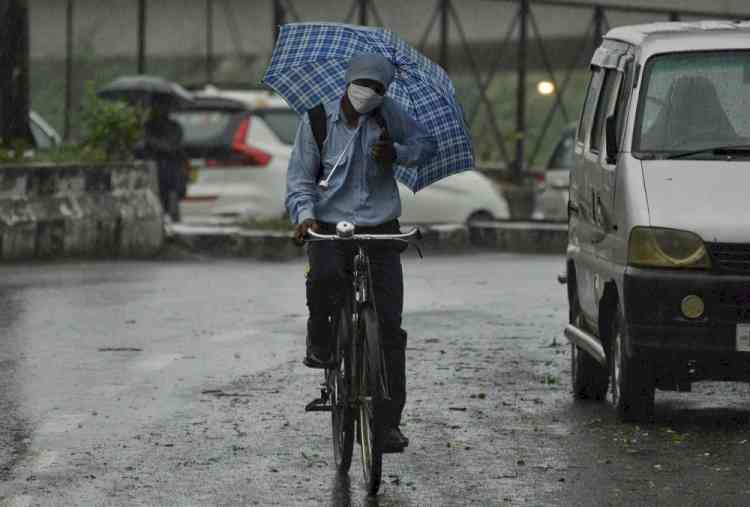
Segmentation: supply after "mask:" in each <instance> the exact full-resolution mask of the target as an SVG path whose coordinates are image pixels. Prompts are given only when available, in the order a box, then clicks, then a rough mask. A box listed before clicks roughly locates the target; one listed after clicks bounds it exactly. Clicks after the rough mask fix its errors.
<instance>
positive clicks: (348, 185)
mask: <svg viewBox="0 0 750 507" xmlns="http://www.w3.org/2000/svg"><path fill="white" fill-rule="evenodd" d="M324 107H325V112H326V121H327V123H328V127H327V129H326V132H327V137H326V139H325V141H324V143H323V174H322V179H325V178H326V177H327V176H328V175H329V173H330V172H331V170H332V169H333V166H334V164H335V163H336V161H337V160H338V159H339V156H340V155H341V154H342V152H344V149H345V148H347V145H348V148H347V149H346V152H344V155H343V156H342V157H341V159H340V161H339V165H338V167H337V168H336V170H335V172H334V173H333V176H332V177H331V179H330V180H329V186H328V188H327V189H322V188H319V187H318V181H316V179H315V177H316V175H317V173H318V172H319V170H320V154H319V153H318V146H317V144H316V143H315V138H314V136H313V133H312V129H311V127H310V119H309V117H308V115H307V114H304V115H302V119H301V121H300V124H299V128H298V129H297V138H296V140H295V142H294V149H293V150H292V156H291V159H290V160H289V170H288V173H287V196H286V208H287V210H288V211H289V218H290V220H291V221H292V223H297V224H298V223H301V222H303V221H304V220H305V219H308V218H314V219H315V220H318V221H320V222H328V223H337V222H339V221H341V220H346V221H349V222H351V223H353V224H355V225H363V226H372V225H379V224H382V223H385V222H388V221H391V220H393V219H395V218H398V217H399V216H400V215H401V198H400V197H399V193H398V186H397V184H396V179H395V177H394V174H393V171H392V170H385V169H382V168H381V167H380V166H379V165H378V163H377V162H376V161H375V160H374V159H373V158H372V155H370V148H371V147H372V145H373V144H374V143H376V142H377V140H378V138H379V137H380V133H381V132H380V127H378V125H377V123H376V121H375V120H374V119H373V117H372V115H371V114H368V115H363V116H360V119H359V125H358V126H357V127H354V128H350V127H349V126H347V124H346V118H345V116H344V113H343V112H342V111H341V100H340V99H336V100H333V101H331V102H328V103H327V104H325V105H324ZM380 110H381V114H382V116H383V118H384V120H385V123H386V125H387V128H388V133H389V134H390V136H391V139H393V143H394V146H395V149H396V163H397V164H399V165H402V166H404V167H406V168H408V169H409V170H413V171H417V170H418V169H419V167H420V166H421V165H424V164H425V163H426V162H428V161H429V160H430V159H431V158H432V157H433V156H434V155H435V152H436V151H437V145H436V142H435V138H434V137H433V136H432V135H431V134H430V133H429V132H428V131H427V130H426V129H425V128H424V127H423V126H422V125H420V124H419V123H418V122H417V121H416V120H414V119H413V118H412V117H411V116H410V115H409V114H408V113H407V112H406V111H404V110H403V109H402V108H401V107H400V106H399V105H398V104H397V103H396V102H394V101H393V100H392V99H391V98H389V97H386V98H385V100H384V101H383V104H382V105H381V106H380ZM349 141H351V142H349Z"/></svg>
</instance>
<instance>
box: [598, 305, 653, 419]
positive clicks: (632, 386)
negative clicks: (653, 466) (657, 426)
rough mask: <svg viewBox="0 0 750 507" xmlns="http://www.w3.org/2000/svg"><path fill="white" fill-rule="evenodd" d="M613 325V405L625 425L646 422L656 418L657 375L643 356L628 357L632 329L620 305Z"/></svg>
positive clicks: (611, 348) (611, 373) (611, 371)
mask: <svg viewBox="0 0 750 507" xmlns="http://www.w3.org/2000/svg"><path fill="white" fill-rule="evenodd" d="M611 325H612V332H611V334H610V337H611V345H610V351H611V354H608V356H609V367H610V376H611V379H612V404H613V405H614V406H615V409H616V410H617V415H618V416H619V418H620V419H621V420H622V421H627V422H646V421H648V420H650V419H651V418H652V417H653V412H654V375H653V369H652V365H651V362H650V361H649V360H648V358H647V357H646V356H644V355H643V354H640V355H639V354H634V355H632V356H629V355H628V354H627V350H626V342H627V336H628V327H627V323H626V322H625V317H624V315H623V312H622V309H621V308H620V307H619V305H618V308H617V311H616V313H615V315H614V317H613V318H612V324H611Z"/></svg>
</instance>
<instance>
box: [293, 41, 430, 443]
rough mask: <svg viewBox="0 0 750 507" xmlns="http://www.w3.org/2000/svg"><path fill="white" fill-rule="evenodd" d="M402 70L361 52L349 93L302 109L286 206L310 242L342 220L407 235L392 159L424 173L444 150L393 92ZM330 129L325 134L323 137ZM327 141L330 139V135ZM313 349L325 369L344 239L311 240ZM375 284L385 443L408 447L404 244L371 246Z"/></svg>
mask: <svg viewBox="0 0 750 507" xmlns="http://www.w3.org/2000/svg"><path fill="white" fill-rule="evenodd" d="M394 72H395V69H394V67H393V65H392V64H391V63H390V62H389V61H388V60H387V59H385V58H384V57H382V56H380V55H376V54H367V53H365V54H358V55H355V56H354V57H352V59H351V61H350V63H349V67H348V70H347V72H346V82H347V86H346V89H345V91H344V93H343V95H342V96H341V98H340V99H336V100H333V101H330V102H328V103H326V104H322V105H321V106H322V110H321V108H318V110H319V111H321V114H320V115H319V116H315V115H312V114H306V115H303V117H302V121H301V122H300V126H299V128H298V130H297V137H296V140H295V143H294V149H293V151H292V156H291V159H290V161H289V170H288V174H287V196H286V207H287V210H288V211H289V216H290V219H291V220H292V222H293V223H294V224H296V229H295V238H296V239H297V240H298V241H301V240H302V239H303V238H304V237H305V235H306V234H307V231H308V230H313V231H315V232H321V233H326V234H331V233H334V232H335V228H336V224H337V223H338V222H339V221H342V220H345V221H348V222H351V223H353V224H354V225H355V226H356V228H355V232H356V233H357V234H360V233H371V234H392V233H398V232H399V223H398V217H399V216H400V214H401V199H400V197H399V192H398V187H397V183H396V179H395V177H394V172H393V165H394V164H398V165H400V166H404V167H407V168H412V169H413V170H415V171H416V170H417V169H418V168H419V167H420V166H422V165H424V164H425V163H426V162H427V161H429V160H430V158H432V157H433V156H434V154H435V152H436V150H437V146H436V142H435V139H434V138H433V136H432V135H430V134H429V132H428V131H427V130H426V129H425V128H424V127H423V126H422V125H420V124H419V123H418V122H417V121H416V120H415V119H413V118H412V117H411V116H410V115H409V114H408V113H407V112H406V111H404V110H403V109H402V108H401V107H400V106H399V105H398V104H397V103H396V102H395V101H393V100H392V99H390V98H389V97H385V93H386V91H387V89H388V86H389V85H390V83H391V81H392V80H393V76H394ZM321 129H323V132H325V135H321ZM321 138H322V139H321ZM307 254H308V259H309V265H310V271H309V273H308V275H307V281H306V286H307V306H308V310H309V314H310V315H309V319H308V323H307V354H306V357H305V361H304V362H305V364H306V365H307V366H309V367H313V368H325V367H326V366H327V365H328V364H329V363H330V360H331V356H332V352H333V339H334V334H333V332H332V328H331V324H330V322H329V317H331V316H332V315H336V312H337V308H338V307H337V295H338V294H339V292H340V290H341V288H342V287H343V283H344V281H345V279H346V278H345V273H346V271H347V266H349V265H351V262H352V259H351V257H352V251H351V248H350V247H349V246H347V245H342V244H341V243H337V242H317V243H310V244H308V245H307ZM370 260H371V269H372V277H373V289H374V295H375V304H376V310H377V314H378V316H379V319H380V329H381V335H382V336H381V339H382V345H383V352H384V356H385V365H386V369H387V376H388V384H389V385H388V388H389V391H390V396H391V399H390V401H389V402H388V403H387V404H386V405H385V406H383V410H382V412H381V413H382V414H383V420H382V424H383V425H384V426H385V427H386V428H388V429H387V431H386V433H385V447H387V448H390V449H394V448H396V449H397V448H401V449H403V448H404V447H406V446H407V445H408V443H409V441H408V439H407V438H406V437H405V436H404V435H403V433H402V432H401V431H400V429H399V425H400V421H401V412H402V411H403V408H404V404H405V402H406V373H405V368H406V336H407V335H406V332H405V331H404V330H403V329H401V315H402V311H403V272H402V268H401V259H400V249H399V248H398V247H396V246H391V245H389V246H377V247H373V248H372V249H371V250H370Z"/></svg>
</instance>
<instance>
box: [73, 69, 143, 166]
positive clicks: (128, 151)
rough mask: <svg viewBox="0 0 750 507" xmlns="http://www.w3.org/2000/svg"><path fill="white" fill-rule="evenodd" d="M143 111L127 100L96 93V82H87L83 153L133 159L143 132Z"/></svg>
mask: <svg viewBox="0 0 750 507" xmlns="http://www.w3.org/2000/svg"><path fill="white" fill-rule="evenodd" d="M142 118H143V111H142V110H140V109H137V108H134V107H132V106H129V105H128V104H126V103H124V102H118V101H109V100H103V99H100V98H99V97H97V96H96V93H95V92H94V87H93V84H92V83H87V85H86V95H85V97H84V102H83V109H82V111H81V121H82V126H83V140H82V142H81V150H82V152H88V153H99V154H101V153H103V154H104V156H105V158H106V159H107V160H130V159H132V158H133V150H134V148H135V145H136V143H137V142H138V141H139V140H140V139H141V137H142V135H143V122H142Z"/></svg>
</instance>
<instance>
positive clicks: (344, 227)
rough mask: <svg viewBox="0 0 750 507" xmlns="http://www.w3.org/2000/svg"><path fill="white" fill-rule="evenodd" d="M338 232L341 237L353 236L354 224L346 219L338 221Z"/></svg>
mask: <svg viewBox="0 0 750 507" xmlns="http://www.w3.org/2000/svg"><path fill="white" fill-rule="evenodd" d="M336 234H337V235H338V237H339V238H351V237H352V236H353V235H354V224H352V223H351V222H344V221H341V222H339V223H337V224H336Z"/></svg>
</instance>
